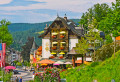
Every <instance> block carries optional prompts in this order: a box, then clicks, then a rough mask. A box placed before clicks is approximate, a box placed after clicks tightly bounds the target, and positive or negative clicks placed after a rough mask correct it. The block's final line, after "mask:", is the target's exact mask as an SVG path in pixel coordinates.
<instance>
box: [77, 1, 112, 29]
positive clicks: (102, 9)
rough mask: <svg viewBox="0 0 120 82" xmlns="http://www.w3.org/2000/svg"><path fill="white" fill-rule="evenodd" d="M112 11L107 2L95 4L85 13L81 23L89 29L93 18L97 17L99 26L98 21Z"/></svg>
mask: <svg viewBox="0 0 120 82" xmlns="http://www.w3.org/2000/svg"><path fill="white" fill-rule="evenodd" d="M110 11H111V9H110V7H109V6H108V5H107V4H105V3H103V4H99V3H98V4H95V5H94V6H93V7H91V8H89V9H88V11H87V12H85V13H83V15H82V17H81V19H80V22H79V23H80V24H81V25H82V26H83V27H84V29H85V30H88V24H89V23H91V22H92V20H93V18H95V19H96V23H97V27H98V23H99V22H100V21H101V20H102V19H103V18H104V17H106V16H107V14H108V13H109V12H110ZM88 18H89V19H88Z"/></svg>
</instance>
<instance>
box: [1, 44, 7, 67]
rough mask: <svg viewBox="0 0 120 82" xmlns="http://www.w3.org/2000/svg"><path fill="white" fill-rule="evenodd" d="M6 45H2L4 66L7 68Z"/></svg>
mask: <svg viewBox="0 0 120 82" xmlns="http://www.w3.org/2000/svg"><path fill="white" fill-rule="evenodd" d="M5 53H6V43H2V55H3V61H2V62H3V66H5Z"/></svg>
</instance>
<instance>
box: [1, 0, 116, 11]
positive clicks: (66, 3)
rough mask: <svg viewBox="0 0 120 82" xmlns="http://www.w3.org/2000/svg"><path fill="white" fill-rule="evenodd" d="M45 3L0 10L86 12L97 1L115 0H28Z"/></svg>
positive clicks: (107, 0)
mask: <svg viewBox="0 0 120 82" xmlns="http://www.w3.org/2000/svg"><path fill="white" fill-rule="evenodd" d="M26 1H37V2H45V3H36V4H30V5H27V6H9V7H0V10H7V11H16V10H33V9H52V10H57V11H71V12H85V11H87V9H88V8H90V7H91V6H93V5H94V4H96V3H111V2H114V1H115V0H26Z"/></svg>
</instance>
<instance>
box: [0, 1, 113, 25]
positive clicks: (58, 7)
mask: <svg viewBox="0 0 120 82" xmlns="http://www.w3.org/2000/svg"><path fill="white" fill-rule="evenodd" d="M111 2H115V0H0V20H2V19H6V20H8V21H11V22H12V23H41V22H47V21H53V20H54V19H55V18H56V17H57V13H58V15H59V16H60V17H64V15H65V14H66V15H67V17H68V19H80V18H81V16H82V13H85V12H86V11H87V9H88V8H90V7H92V6H93V5H94V4H96V3H100V4H101V3H107V4H108V5H110V4H111Z"/></svg>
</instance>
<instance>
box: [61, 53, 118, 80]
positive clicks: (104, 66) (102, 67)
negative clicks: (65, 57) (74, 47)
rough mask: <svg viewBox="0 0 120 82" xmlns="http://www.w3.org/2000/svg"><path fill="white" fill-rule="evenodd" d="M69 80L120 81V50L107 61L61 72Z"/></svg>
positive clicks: (62, 76)
mask: <svg viewBox="0 0 120 82" xmlns="http://www.w3.org/2000/svg"><path fill="white" fill-rule="evenodd" d="M61 78H66V79H67V82H93V80H97V82H111V80H112V79H114V80H115V82H120V51H118V52H117V53H116V54H115V57H114V55H113V56H112V57H111V58H109V59H106V60H105V61H103V62H101V63H99V62H93V63H92V64H90V65H88V66H80V67H77V68H75V69H70V70H67V71H65V72H63V73H61Z"/></svg>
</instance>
